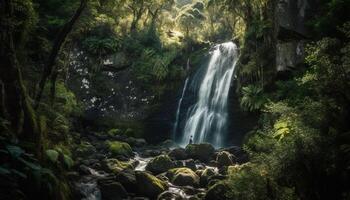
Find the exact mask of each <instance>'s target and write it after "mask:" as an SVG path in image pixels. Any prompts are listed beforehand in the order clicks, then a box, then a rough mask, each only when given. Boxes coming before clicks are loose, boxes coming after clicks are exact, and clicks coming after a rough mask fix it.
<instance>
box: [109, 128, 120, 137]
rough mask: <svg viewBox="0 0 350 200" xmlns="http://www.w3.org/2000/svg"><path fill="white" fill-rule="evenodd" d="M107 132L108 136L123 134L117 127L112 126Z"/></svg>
mask: <svg viewBox="0 0 350 200" xmlns="http://www.w3.org/2000/svg"><path fill="white" fill-rule="evenodd" d="M107 133H108V135H109V136H116V135H123V131H122V130H120V129H118V128H112V129H110V130H109V131H108V132H107Z"/></svg>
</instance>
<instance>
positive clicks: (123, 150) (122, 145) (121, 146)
mask: <svg viewBox="0 0 350 200" xmlns="http://www.w3.org/2000/svg"><path fill="white" fill-rule="evenodd" d="M107 145H108V148H109V151H110V152H111V153H112V155H123V156H131V155H132V149H131V147H130V145H129V144H128V143H126V142H119V141H112V142H111V141H107Z"/></svg>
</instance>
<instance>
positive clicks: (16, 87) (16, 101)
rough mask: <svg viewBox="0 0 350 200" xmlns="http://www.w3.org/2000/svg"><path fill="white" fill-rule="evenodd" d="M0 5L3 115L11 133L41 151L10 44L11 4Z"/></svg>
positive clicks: (0, 0) (8, 0)
mask: <svg viewBox="0 0 350 200" xmlns="http://www.w3.org/2000/svg"><path fill="white" fill-rule="evenodd" d="M0 5H1V7H0V19H1V22H0V30H1V35H0V79H1V80H2V82H3V94H4V95H5V96H4V97H3V99H4V104H5V108H6V113H7V115H8V120H9V121H10V122H11V128H12V131H13V132H14V133H15V134H17V136H19V137H21V138H24V139H27V140H29V141H32V142H33V143H34V145H35V146H36V147H38V148H40V133H39V132H38V126H37V121H36V115H35V112H34V110H33V108H32V106H31V104H30V103H29V99H28V95H27V94H26V90H25V87H24V84H23V80H22V74H21V71H20V68H19V64H18V61H17V55H16V51H15V46H14V42H13V24H12V23H11V22H13V2H12V1H11V0H0Z"/></svg>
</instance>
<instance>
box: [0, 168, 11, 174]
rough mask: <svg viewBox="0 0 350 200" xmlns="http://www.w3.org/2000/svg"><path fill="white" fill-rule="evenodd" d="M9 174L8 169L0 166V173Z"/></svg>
mask: <svg viewBox="0 0 350 200" xmlns="http://www.w3.org/2000/svg"><path fill="white" fill-rule="evenodd" d="M9 174H11V172H10V170H8V169H6V168H4V167H1V166H0V175H9Z"/></svg>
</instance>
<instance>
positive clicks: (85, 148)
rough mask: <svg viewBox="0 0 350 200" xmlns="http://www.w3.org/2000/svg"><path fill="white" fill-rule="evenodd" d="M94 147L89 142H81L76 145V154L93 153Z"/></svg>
mask: <svg viewBox="0 0 350 200" xmlns="http://www.w3.org/2000/svg"><path fill="white" fill-rule="evenodd" d="M95 151H96V149H95V147H94V146H93V145H91V144H90V143H89V142H82V143H80V145H78V147H77V149H76V151H75V152H76V154H77V155H78V156H84V155H89V154H93V153H95Z"/></svg>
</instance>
